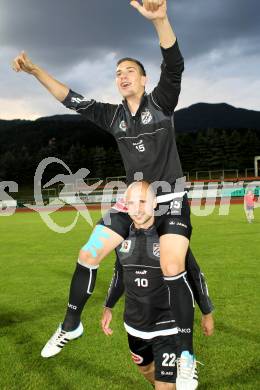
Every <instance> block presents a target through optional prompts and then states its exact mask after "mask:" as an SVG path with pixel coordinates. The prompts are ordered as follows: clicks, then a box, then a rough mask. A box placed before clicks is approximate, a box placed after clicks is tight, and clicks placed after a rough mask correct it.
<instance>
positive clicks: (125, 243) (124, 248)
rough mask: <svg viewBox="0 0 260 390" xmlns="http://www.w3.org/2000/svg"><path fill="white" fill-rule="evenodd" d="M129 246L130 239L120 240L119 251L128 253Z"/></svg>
mask: <svg viewBox="0 0 260 390" xmlns="http://www.w3.org/2000/svg"><path fill="white" fill-rule="evenodd" d="M130 248H131V240H125V241H123V242H122V245H121V248H120V249H119V252H122V253H128V252H129V251H130Z"/></svg>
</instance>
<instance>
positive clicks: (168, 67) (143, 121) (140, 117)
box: [63, 41, 184, 186]
mask: <svg viewBox="0 0 260 390" xmlns="http://www.w3.org/2000/svg"><path fill="white" fill-rule="evenodd" d="M161 51H162V56H163V63H162V66H161V77H160V80H159V83H158V85H157V86H156V87H155V88H154V90H153V91H152V92H151V93H149V94H146V93H145V94H144V95H143V97H142V99H141V103H140V106H139V109H138V111H137V112H136V114H135V115H134V116H132V114H131V113H130V111H129V108H128V105H127V102H126V101H125V100H124V101H123V102H122V104H119V105H114V104H109V103H99V102H96V101H95V100H88V99H86V98H84V97H83V96H82V95H79V94H78V93H75V92H73V91H72V90H70V91H69V94H68V96H67V97H66V98H65V100H64V101H63V104H64V105H65V106H66V107H68V108H70V109H73V110H75V111H77V112H78V113H80V114H82V115H84V116H85V117H86V118H87V119H88V120H89V121H91V122H94V123H95V124H97V125H98V126H99V127H101V128H102V129H104V130H105V131H107V132H109V133H110V134H112V135H113V137H114V138H115V140H116V142H117V144H118V148H119V151H120V153H121V156H122V160H123V163H124V166H125V170H126V177H127V183H128V184H130V183H132V182H133V181H134V174H135V173H136V172H142V174H143V180H146V181H148V182H151V183H152V182H154V181H166V182H168V183H170V184H171V185H172V186H173V185H174V183H175V181H176V179H178V178H181V177H182V176H183V173H182V168H181V164H180V159H179V155H178V151H177V146H176V140H175V130H174V123H173V112H174V109H175V107H176V105H177V103H178V98H179V94H180V88H181V75H182V72H183V69H184V61H183V57H182V55H181V53H180V50H179V46H178V43H177V41H176V42H175V44H174V45H173V46H172V47H170V48H168V49H163V48H161Z"/></svg>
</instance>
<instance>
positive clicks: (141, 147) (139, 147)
mask: <svg viewBox="0 0 260 390" xmlns="http://www.w3.org/2000/svg"><path fill="white" fill-rule="evenodd" d="M133 146H135V147H136V149H137V150H138V152H145V147H144V143H143V140H142V139H141V140H140V141H139V142H133Z"/></svg>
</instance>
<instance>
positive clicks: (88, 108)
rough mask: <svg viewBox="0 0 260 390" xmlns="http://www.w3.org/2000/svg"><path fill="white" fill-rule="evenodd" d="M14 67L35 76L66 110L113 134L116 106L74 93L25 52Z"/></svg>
mask: <svg viewBox="0 0 260 390" xmlns="http://www.w3.org/2000/svg"><path fill="white" fill-rule="evenodd" d="M12 66H13V69H14V70H15V71H16V72H26V73H28V74H30V75H32V76H34V77H35V78H36V79H37V80H38V81H39V82H40V83H41V84H42V85H43V86H44V87H45V88H46V89H47V90H48V91H49V92H50V93H51V94H52V95H53V96H54V97H55V98H56V99H57V100H59V101H60V102H62V104H63V105H64V106H65V107H66V108H69V109H71V110H74V111H76V112H78V113H79V114H82V115H84V117H85V118H86V119H88V120H89V121H90V122H92V123H94V124H95V125H97V126H99V127H100V128H101V129H103V130H106V131H108V132H109V133H112V128H111V123H112V119H113V117H114V114H115V110H116V106H115V105H112V104H108V103H99V102H96V101H95V100H94V99H91V100H89V99H87V98H85V97H84V96H82V95H80V94H78V93H76V92H73V91H72V90H70V89H69V88H68V87H67V86H66V85H65V84H62V83H61V82H59V81H57V80H55V79H54V78H53V77H52V76H50V75H49V74H48V73H47V72H46V71H45V70H43V69H42V68H41V67H40V66H38V65H36V64H34V63H33V62H32V61H31V60H30V58H29V57H28V56H27V54H26V53H25V52H22V53H21V54H20V55H19V56H17V57H16V58H15V59H14V61H13V63H12Z"/></svg>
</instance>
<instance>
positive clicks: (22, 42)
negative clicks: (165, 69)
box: [0, 0, 260, 67]
mask: <svg viewBox="0 0 260 390" xmlns="http://www.w3.org/2000/svg"><path fill="white" fill-rule="evenodd" d="M128 3H129V1H128V0H112V1H104V0H95V1H89V0H74V1H73V2H72V1H69V0H51V1H50V0H45V1H44V2H43V1H39V0H38V1H35V0H23V1H21V0H12V1H9V2H6V1H5V0H2V1H0V4H1V5H2V7H1V8H2V9H3V20H4V23H3V24H2V27H0V36H1V40H2V45H4V46H15V47H20V48H21V49H26V50H27V51H28V52H30V53H32V54H33V55H34V56H37V58H39V61H41V62H42V61H43V62H44V63H49V64H52V65H54V66H55V65H56V64H57V65H58V66H62V67H63V66H66V65H67V66H69V65H70V64H71V63H73V62H80V61H82V60H83V59H85V58H96V56H98V55H99V56H100V57H102V53H103V52H108V51H116V52H118V55H119V56H120V55H125V54H129V55H136V56H139V55H141V54H142V55H143V57H145V58H147V59H148V60H154V59H155V58H156V57H157V56H156V54H155V53H157V52H155V51H154V50H153V48H155V46H156V45H157V38H156V36H155V34H154V32H153V31H152V27H151V26H150V25H149V22H147V21H145V20H143V18H142V17H141V16H140V15H139V14H138V12H137V11H136V10H135V9H133V8H132V7H130V6H129V5H128ZM168 8H169V14H170V17H171V19H173V21H174V26H175V29H176V31H177V34H178V38H179V41H180V42H181V47H182V49H183V52H184V54H185V57H186V58H191V57H192V56H198V55H201V54H203V53H205V52H208V51H209V50H212V49H213V48H216V47H221V46H222V45H229V44H230V43H231V42H232V41H233V40H238V39H242V38H243V39H244V40H245V39H248V41H249V40H251V39H253V38H256V37H257V36H258V37H259V34H260V24H259V23H258V16H259V13H260V12H259V11H260V4H259V2H258V0H228V1H227V0H196V1H194V0H176V1H173V0H169V1H168ZM246 46H247V45H245V47H246ZM242 50H243V47H241V51H242ZM65 64H66V65H65Z"/></svg>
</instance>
